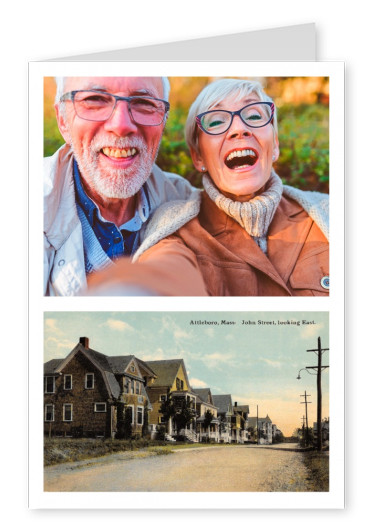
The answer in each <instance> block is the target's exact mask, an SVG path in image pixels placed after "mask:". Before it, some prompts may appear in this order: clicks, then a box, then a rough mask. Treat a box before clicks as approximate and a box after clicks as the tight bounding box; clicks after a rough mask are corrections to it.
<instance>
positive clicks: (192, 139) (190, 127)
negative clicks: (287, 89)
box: [185, 79, 278, 153]
mask: <svg viewBox="0 0 376 531" xmlns="http://www.w3.org/2000/svg"><path fill="white" fill-rule="evenodd" d="M250 94H255V95H256V96H257V98H258V99H259V100H260V101H269V102H272V103H273V100H272V98H271V97H270V96H268V95H267V94H266V92H265V91H264V90H263V88H262V85H261V83H259V82H258V81H254V80H247V79H218V80H216V81H213V82H212V83H210V84H209V85H207V86H206V87H205V88H204V89H203V90H202V91H201V92H200V94H199V95H198V96H197V98H196V99H195V101H194V102H193V103H192V105H191V108H190V109H189V113H188V117H187V121H186V124H185V139H186V142H187V144H188V147H189V148H190V149H193V150H194V151H196V152H197V153H198V152H199V149H198V126H197V124H196V116H197V115H198V114H201V113H202V112H205V111H210V109H212V108H213V107H214V106H216V105H219V104H220V103H221V102H222V101H223V100H225V99H226V98H228V97H229V96H231V97H232V98H233V99H234V101H235V102H236V101H240V100H242V99H243V98H245V97H246V96H248V95H250ZM272 126H273V128H274V131H275V135H276V136H277V135H278V125H277V109H276V108H275V109H274V117H273V121H272Z"/></svg>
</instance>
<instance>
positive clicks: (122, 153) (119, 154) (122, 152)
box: [101, 147, 138, 159]
mask: <svg viewBox="0 0 376 531" xmlns="http://www.w3.org/2000/svg"><path fill="white" fill-rule="evenodd" d="M101 151H102V153H103V154H104V155H106V157H111V158H113V159H120V158H129V157H134V156H135V155H136V154H137V153H138V150H137V149H136V148H129V149H119V148H111V147H104V148H102V150H101Z"/></svg>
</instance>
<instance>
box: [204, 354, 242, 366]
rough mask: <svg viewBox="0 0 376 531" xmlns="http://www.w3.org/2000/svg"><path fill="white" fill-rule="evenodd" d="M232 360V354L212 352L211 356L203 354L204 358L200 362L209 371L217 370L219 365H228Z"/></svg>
mask: <svg viewBox="0 0 376 531" xmlns="http://www.w3.org/2000/svg"><path fill="white" fill-rule="evenodd" d="M233 359H234V354H230V353H221V352H213V353H212V354H205V356H203V358H202V361H203V362H204V363H205V365H206V366H207V367H208V368H210V369H211V368H213V367H217V368H218V366H219V365H223V364H230V363H231V362H233Z"/></svg>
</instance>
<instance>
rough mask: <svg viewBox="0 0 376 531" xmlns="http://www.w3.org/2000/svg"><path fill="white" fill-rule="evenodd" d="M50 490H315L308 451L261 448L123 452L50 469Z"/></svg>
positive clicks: (47, 479) (47, 480)
mask: <svg viewBox="0 0 376 531" xmlns="http://www.w3.org/2000/svg"><path fill="white" fill-rule="evenodd" d="M44 479H45V491H58V492H61V491H69V492H127V491H132V492H140V491H141V492H152V491H153V492H158V491H159V492H161V491H163V492H167V491H168V492H195V491H196V492H197V491H204V492H225V491H227V492H276V491H278V492H287V491H290V492H302V491H310V490H313V485H312V483H311V481H310V479H309V472H308V470H307V469H306V467H305V466H304V464H303V461H302V454H301V453H296V452H286V451H278V450H275V449H274V450H272V449H266V448H260V447H255V446H247V445H244V446H243V445H242V446H224V447H204V448H194V449H193V448H192V449H186V450H184V449H182V450H178V449H177V450H175V451H174V452H173V453H172V454H168V455H157V456H152V457H151V456H150V454H149V453H148V452H145V451H144V452H142V451H140V452H123V453H119V454H113V455H111V456H106V457H102V458H98V459H94V460H88V461H82V462H80V463H73V464H72V463H69V464H64V465H56V466H51V467H47V468H46V469H45V476H44Z"/></svg>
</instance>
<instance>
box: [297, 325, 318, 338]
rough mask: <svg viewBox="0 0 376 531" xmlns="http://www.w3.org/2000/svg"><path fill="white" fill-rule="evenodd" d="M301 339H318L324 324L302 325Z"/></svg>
mask: <svg viewBox="0 0 376 531" xmlns="http://www.w3.org/2000/svg"><path fill="white" fill-rule="evenodd" d="M302 326H303V328H302V329H301V333H300V337H301V338H302V339H307V338H310V337H317V335H318V334H319V331H320V330H322V329H323V328H324V323H318V324H314V325H302Z"/></svg>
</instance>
